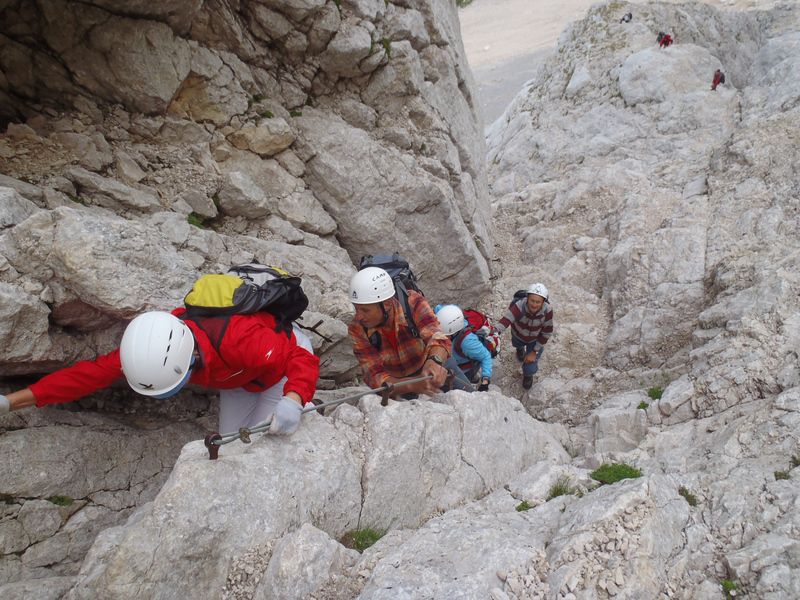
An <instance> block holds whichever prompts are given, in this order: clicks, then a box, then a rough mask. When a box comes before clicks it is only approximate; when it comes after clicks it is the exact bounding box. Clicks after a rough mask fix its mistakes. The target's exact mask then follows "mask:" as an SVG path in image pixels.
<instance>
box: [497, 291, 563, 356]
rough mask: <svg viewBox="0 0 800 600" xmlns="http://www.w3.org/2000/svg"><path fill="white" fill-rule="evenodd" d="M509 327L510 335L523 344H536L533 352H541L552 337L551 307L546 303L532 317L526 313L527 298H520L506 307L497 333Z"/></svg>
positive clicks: (498, 324)
mask: <svg viewBox="0 0 800 600" xmlns="http://www.w3.org/2000/svg"><path fill="white" fill-rule="evenodd" d="M508 327H511V334H512V335H513V336H514V337H515V338H517V339H518V340H519V341H521V342H524V343H525V344H530V343H532V342H536V345H535V346H534V350H536V351H537V352H538V351H539V350H541V348H542V346H544V345H545V344H546V343H547V340H549V339H550V336H551V335H553V307H551V306H550V304H549V303H548V302H545V303H544V304H542V308H540V309H539V310H538V312H537V313H536V314H534V315H532V314H530V313H529V312H528V298H527V297H525V298H520V299H519V300H517V301H516V302H514V303H513V304H512V305H511V306H509V307H508V310H507V311H506V314H504V315H503V318H502V319H500V322H499V323H497V331H498V332H499V333H503V332H504V331H505V330H506V329H507V328H508Z"/></svg>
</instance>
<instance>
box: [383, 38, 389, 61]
mask: <svg viewBox="0 0 800 600" xmlns="http://www.w3.org/2000/svg"><path fill="white" fill-rule="evenodd" d="M381 46H383V51H384V52H386V58H392V41H391V40H390V39H389V38H381Z"/></svg>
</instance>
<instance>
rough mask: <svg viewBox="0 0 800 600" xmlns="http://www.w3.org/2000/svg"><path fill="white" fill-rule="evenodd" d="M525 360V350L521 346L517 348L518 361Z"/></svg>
mask: <svg viewBox="0 0 800 600" xmlns="http://www.w3.org/2000/svg"><path fill="white" fill-rule="evenodd" d="M524 359H525V348H523V347H522V346H520V347H519V348H517V360H518V361H519V362H522V361H523V360H524Z"/></svg>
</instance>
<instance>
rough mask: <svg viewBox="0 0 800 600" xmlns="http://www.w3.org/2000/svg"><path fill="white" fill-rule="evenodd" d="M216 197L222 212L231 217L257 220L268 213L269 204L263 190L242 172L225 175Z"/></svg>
mask: <svg viewBox="0 0 800 600" xmlns="http://www.w3.org/2000/svg"><path fill="white" fill-rule="evenodd" d="M217 197H218V198H219V207H220V208H221V209H222V212H224V213H225V214H227V215H230V216H232V217H239V216H241V217H247V218H249V219H257V218H260V217H264V216H266V215H268V214H269V212H270V203H269V200H268V198H267V195H266V193H265V192H264V190H263V189H261V188H260V187H259V186H258V184H256V182H255V181H253V180H252V179H251V178H250V176H249V175H248V174H247V173H244V172H242V171H231V172H229V173H227V175H226V176H225V179H224V180H223V183H222V187H221V188H220V190H219V194H218V196H217Z"/></svg>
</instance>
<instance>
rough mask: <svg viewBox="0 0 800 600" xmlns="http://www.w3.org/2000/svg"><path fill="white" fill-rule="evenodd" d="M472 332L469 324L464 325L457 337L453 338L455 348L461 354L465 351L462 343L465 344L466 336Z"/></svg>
mask: <svg viewBox="0 0 800 600" xmlns="http://www.w3.org/2000/svg"><path fill="white" fill-rule="evenodd" d="M469 334H470V331H469V326H467V327H464V329H462V330H461V331H459V332H458V333H457V334H456V337H454V338H453V348H455V350H456V352H458V353H459V354H460V355H461V356H464V352H463V351H462V350H461V347H462V345H463V344H464V338H465V337H467V336H468V335H469Z"/></svg>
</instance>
